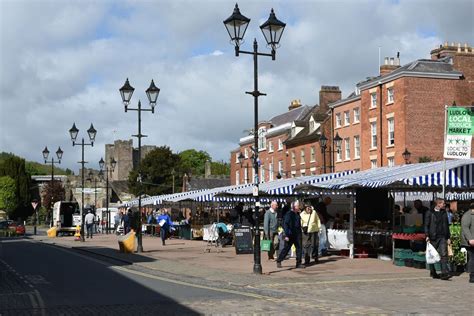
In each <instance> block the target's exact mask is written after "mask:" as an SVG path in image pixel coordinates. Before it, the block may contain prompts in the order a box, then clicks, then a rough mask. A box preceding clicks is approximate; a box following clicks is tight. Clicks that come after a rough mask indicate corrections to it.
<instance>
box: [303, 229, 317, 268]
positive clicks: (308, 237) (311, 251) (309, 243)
mask: <svg viewBox="0 0 474 316" xmlns="http://www.w3.org/2000/svg"><path fill="white" fill-rule="evenodd" d="M318 248H319V233H318V232H314V233H307V234H305V233H303V249H304V261H305V262H309V261H310V259H311V258H313V259H315V260H317V259H318V252H319V249H318Z"/></svg>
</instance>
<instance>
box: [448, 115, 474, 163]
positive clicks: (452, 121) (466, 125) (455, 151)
mask: <svg viewBox="0 0 474 316" xmlns="http://www.w3.org/2000/svg"><path fill="white" fill-rule="evenodd" d="M473 134H474V111H473V109H472V108H465V107H459V106H455V107H448V108H447V124H446V138H445V139H446V140H445V143H444V158H457V159H469V158H471V142H472V135H473Z"/></svg>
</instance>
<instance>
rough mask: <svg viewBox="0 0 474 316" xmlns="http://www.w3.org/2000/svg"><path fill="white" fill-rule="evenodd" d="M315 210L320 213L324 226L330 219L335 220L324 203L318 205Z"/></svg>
mask: <svg viewBox="0 0 474 316" xmlns="http://www.w3.org/2000/svg"><path fill="white" fill-rule="evenodd" d="M314 209H315V210H316V213H318V216H319V220H320V221H321V224H323V225H326V223H327V222H328V221H329V220H330V219H332V218H334V217H333V216H331V215H329V213H328V209H327V207H326V204H325V203H324V202H319V203H318V204H316V207H315V208H314Z"/></svg>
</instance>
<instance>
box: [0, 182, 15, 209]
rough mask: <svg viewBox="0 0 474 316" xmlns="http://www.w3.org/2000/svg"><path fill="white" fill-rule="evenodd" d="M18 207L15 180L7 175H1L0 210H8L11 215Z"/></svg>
mask: <svg viewBox="0 0 474 316" xmlns="http://www.w3.org/2000/svg"><path fill="white" fill-rule="evenodd" d="M16 208H17V198H16V185H15V180H13V179H12V178H10V177H8V176H5V177H0V210H4V211H5V212H7V214H8V216H9V217H10V216H11V215H12V213H13V211H14V210H15V209H16Z"/></svg>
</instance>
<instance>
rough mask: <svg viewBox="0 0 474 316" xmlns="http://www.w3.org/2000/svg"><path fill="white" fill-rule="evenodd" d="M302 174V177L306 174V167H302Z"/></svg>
mask: <svg viewBox="0 0 474 316" xmlns="http://www.w3.org/2000/svg"><path fill="white" fill-rule="evenodd" d="M300 174H301V176H302V177H304V176H305V175H306V169H301V170H300Z"/></svg>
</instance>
